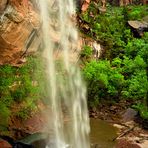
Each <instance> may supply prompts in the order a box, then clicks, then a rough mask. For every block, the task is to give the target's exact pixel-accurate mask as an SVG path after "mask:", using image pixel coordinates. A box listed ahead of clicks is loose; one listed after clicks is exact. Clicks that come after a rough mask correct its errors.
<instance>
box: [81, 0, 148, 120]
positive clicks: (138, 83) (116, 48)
mask: <svg viewBox="0 0 148 148" xmlns="http://www.w3.org/2000/svg"><path fill="white" fill-rule="evenodd" d="M98 8H99V4H96V3H95V2H93V1H92V2H91V5H90V7H89V9H88V11H87V12H86V13H83V14H82V15H81V14H80V18H81V19H82V22H83V20H84V22H86V24H87V26H88V27H89V30H90V32H84V33H85V34H87V35H88V36H90V37H92V38H93V39H95V40H96V41H98V42H100V43H101V44H102V45H103V46H104V48H105V49H106V50H105V53H104V55H103V58H102V59H99V61H93V60H91V59H89V60H86V61H87V62H84V63H85V65H84V67H83V73H84V77H85V80H86V82H87V84H88V98H89V106H91V107H92V106H97V105H98V104H99V103H100V101H101V100H103V99H110V100H113V101H114V100H115V101H118V100H121V99H127V100H130V101H133V104H137V102H140V104H141V106H140V107H139V108H140V109H139V110H140V112H141V113H140V114H141V116H142V117H143V118H145V117H146V116H147V110H146V109H145V107H146V108H147V107H148V103H147V104H146V103H145V104H144V103H143V102H148V94H147V92H148V33H147V32H145V33H144V35H143V37H141V38H138V39H137V38H134V36H133V33H132V31H131V29H130V27H129V26H128V25H127V21H128V20H142V18H143V17H144V16H147V15H148V11H146V10H147V7H146V6H140V5H139V6H135V5H134V6H126V7H111V6H108V9H107V12H106V13H103V14H99V13H98ZM84 22H83V23H84ZM84 26H85V25H84ZM81 30H82V32H83V31H86V29H85V27H84V30H83V26H81ZM104 59H105V60H104ZM143 106H145V107H143Z"/></svg>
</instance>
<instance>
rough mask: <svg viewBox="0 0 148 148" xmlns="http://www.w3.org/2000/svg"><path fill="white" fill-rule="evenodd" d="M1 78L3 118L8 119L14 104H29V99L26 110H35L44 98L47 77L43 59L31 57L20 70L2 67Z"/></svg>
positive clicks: (0, 91)
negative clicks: (38, 101)
mask: <svg viewBox="0 0 148 148" xmlns="http://www.w3.org/2000/svg"><path fill="white" fill-rule="evenodd" d="M0 76H1V77H0V106H1V111H0V114H1V116H2V117H3V118H5V119H8V117H9V116H10V113H11V107H12V106H13V104H14V102H18V103H23V102H26V103H27V102H28V99H29V100H31V103H29V107H27V106H28V105H27V104H26V107H25V108H34V106H35V103H36V101H37V100H38V99H42V98H44V95H45V93H46V92H45V89H44V86H45V85H44V82H45V77H44V65H43V62H42V60H41V58H39V57H29V58H28V61H27V63H26V64H24V65H23V66H22V67H20V68H16V67H12V66H9V65H5V66H1V67H0ZM24 110H25V109H24ZM27 110H28V109H27ZM21 112H23V113H24V114H25V113H29V111H20V114H21ZM23 113H22V114H23ZM20 116H21V115H20ZM22 116H27V115H22ZM0 118H1V117H0ZM3 120H4V119H3Z"/></svg>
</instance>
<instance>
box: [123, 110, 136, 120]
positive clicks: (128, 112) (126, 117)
mask: <svg viewBox="0 0 148 148" xmlns="http://www.w3.org/2000/svg"><path fill="white" fill-rule="evenodd" d="M137 114H138V112H137V111H135V110H134V109H132V108H128V109H127V110H126V111H125V113H124V114H123V115H122V118H123V121H124V122H128V121H132V120H134V119H135V116H136V115H137Z"/></svg>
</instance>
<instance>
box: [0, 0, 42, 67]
mask: <svg viewBox="0 0 148 148" xmlns="http://www.w3.org/2000/svg"><path fill="white" fill-rule="evenodd" d="M39 24H40V23H39V16H38V13H37V11H36V10H35V8H34V7H33V5H32V3H31V2H30V1H29V0H9V2H8V3H7V0H2V1H1V2H0V65H3V64H12V65H18V64H20V63H21V58H22V57H23V55H24V53H26V52H27V51H28V50H30V49H31V48H33V47H34V48H37V46H39V41H38V40H39V37H37V36H36V33H37V30H38V28H39ZM35 38H37V39H36V40H35ZM33 41H36V43H37V44H35V43H34V42H33ZM34 45H35V46H34ZM29 48H30V49H29Z"/></svg>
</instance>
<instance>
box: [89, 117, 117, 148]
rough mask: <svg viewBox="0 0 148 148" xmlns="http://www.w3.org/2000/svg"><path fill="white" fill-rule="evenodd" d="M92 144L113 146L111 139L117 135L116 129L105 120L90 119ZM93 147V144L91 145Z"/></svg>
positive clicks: (99, 146) (108, 147) (98, 147)
mask: <svg viewBox="0 0 148 148" xmlns="http://www.w3.org/2000/svg"><path fill="white" fill-rule="evenodd" d="M90 126H91V133H90V140H91V143H92V144H97V146H96V147H97V148H114V146H115V142H114V141H113V139H114V138H115V137H116V136H117V129H116V128H115V127H113V126H112V125H110V124H109V123H108V122H106V121H102V120H99V119H93V118H91V119H90ZM92 147H94V146H92Z"/></svg>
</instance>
